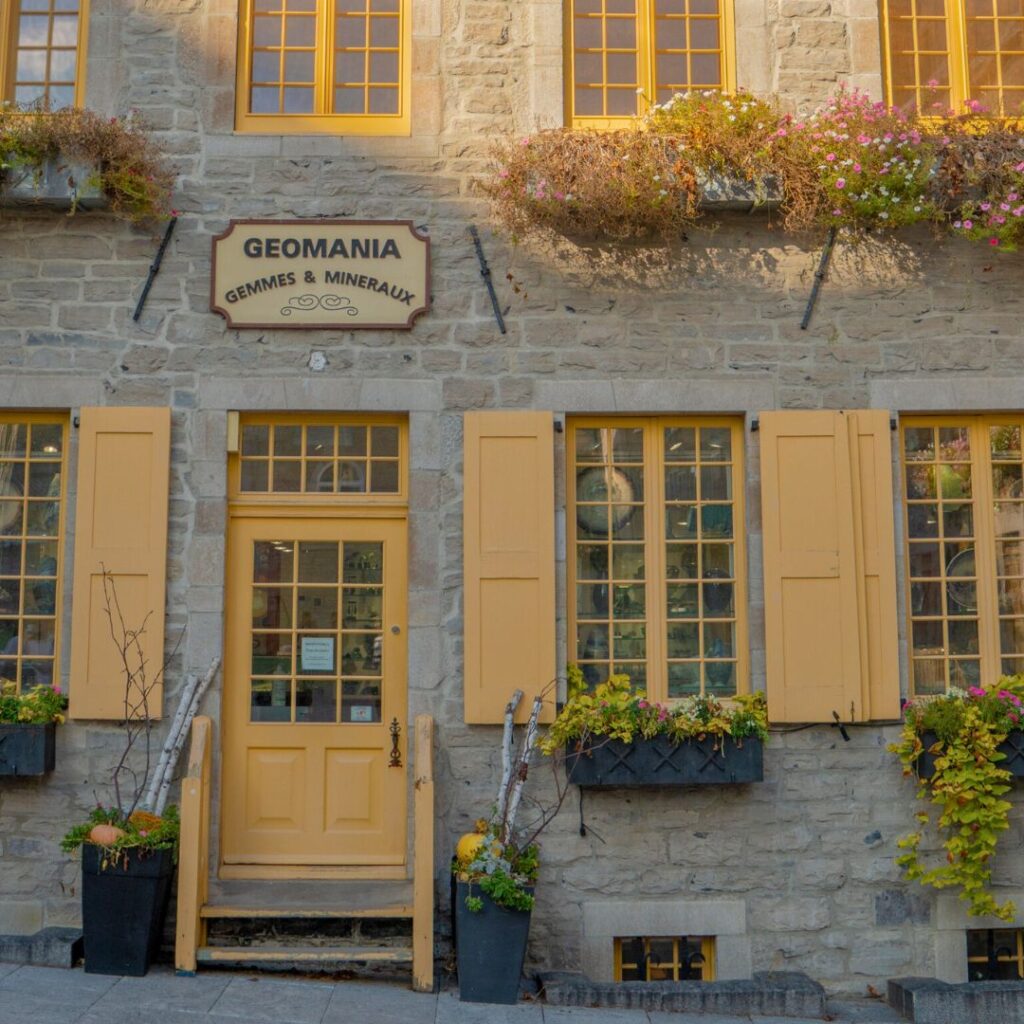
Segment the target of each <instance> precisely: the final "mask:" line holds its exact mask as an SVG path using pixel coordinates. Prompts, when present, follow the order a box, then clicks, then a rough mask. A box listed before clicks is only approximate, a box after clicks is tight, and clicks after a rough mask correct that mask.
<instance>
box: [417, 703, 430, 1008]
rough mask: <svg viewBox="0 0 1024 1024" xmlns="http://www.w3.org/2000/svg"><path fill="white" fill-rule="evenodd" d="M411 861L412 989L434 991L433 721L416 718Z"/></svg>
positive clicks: (422, 716)
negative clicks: (414, 790)
mask: <svg viewBox="0 0 1024 1024" xmlns="http://www.w3.org/2000/svg"><path fill="white" fill-rule="evenodd" d="M415 756H416V782H415V788H416V793H415V796H414V798H413V807H414V812H413V813H414V828H415V839H414V845H413V860H412V871H413V879H412V904H413V911H412V912H413V918H412V987H413V988H414V989H415V990H416V991H417V992H432V991H433V989H434V720H433V718H431V717H430V715H417V716H416V755H415Z"/></svg>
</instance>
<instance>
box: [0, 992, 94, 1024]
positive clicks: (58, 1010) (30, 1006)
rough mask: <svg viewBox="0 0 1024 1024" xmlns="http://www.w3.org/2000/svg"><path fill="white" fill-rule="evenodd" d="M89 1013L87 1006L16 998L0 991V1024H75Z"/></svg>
mask: <svg viewBox="0 0 1024 1024" xmlns="http://www.w3.org/2000/svg"><path fill="white" fill-rule="evenodd" d="M88 1012H89V1008H88V1007H87V1006H81V1005H78V1006H76V1005H75V1004H74V1003H73V1002H65V1003H60V1002H56V1001H53V1000H48V999H40V998H39V997H38V996H32V995H25V994H24V993H21V992H19V993H18V994H17V996H14V995H12V994H10V993H9V992H7V991H5V990H3V989H0V1024H76V1022H77V1021H79V1020H81V1019H82V1017H83V1016H84V1015H85V1014H86V1013H88Z"/></svg>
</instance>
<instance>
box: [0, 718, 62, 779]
mask: <svg viewBox="0 0 1024 1024" xmlns="http://www.w3.org/2000/svg"><path fill="white" fill-rule="evenodd" d="M56 741H57V725H56V723H55V722H48V723H47V724H46V725H29V724H27V723H25V722H13V723H4V724H0V775H45V774H46V772H52V771H53V768H54V765H55V764H56V758H55V754H56V749H57V742H56Z"/></svg>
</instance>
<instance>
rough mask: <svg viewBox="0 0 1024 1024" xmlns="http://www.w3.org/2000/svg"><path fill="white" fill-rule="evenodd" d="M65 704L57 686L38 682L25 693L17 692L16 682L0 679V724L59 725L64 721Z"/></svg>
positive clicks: (65, 699) (64, 699)
mask: <svg viewBox="0 0 1024 1024" xmlns="http://www.w3.org/2000/svg"><path fill="white" fill-rule="evenodd" d="M67 706H68V702H67V698H66V697H65V696H64V694H63V693H61V691H60V687H59V686H47V685H46V684H45V683H40V684H39V685H38V686H33V687H32V689H31V690H29V691H27V692H26V693H18V686H17V684H16V683H14V682H12V681H11V680H9V679H0V724H9V725H14V724H15V723H18V722H21V723H22V724H25V725H49V724H50V723H51V722H53V723H56V724H58V725H59V724H61V723H62V722H63V721H64V710H65V709H66V708H67Z"/></svg>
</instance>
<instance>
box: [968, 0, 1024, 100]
mask: <svg viewBox="0 0 1024 1024" xmlns="http://www.w3.org/2000/svg"><path fill="white" fill-rule="evenodd" d="M989 2H990V3H991V12H990V13H986V14H969V13H967V12H966V4H965V8H964V18H965V19H966V25H967V55H966V56H967V59H966V64H967V90H968V97H970V98H973V99H977V100H980V101H981V102H982V103H984V104H985V105H986V106H989V104H990V103H991V102H992V99H993V98H994V100H995V109H991V107H990V109H991V112H992V113H993V114H996V115H998V116H1000V117H1006V116H1010V115H1014V114H1019V113H1020V104H1021V101H1022V100H1024V74H1018V76H1017V82H1016V84H1008V83H1007V76H1006V74H1005V68H1004V58H1005V59H1006V60H1010V59H1011V58H1018V63H1019V64H1021V65H1024V18H1022V17H1021V16H1019V15H1017V16H1014V15H1001V14H1000V13H999V10H998V6H997V0H989ZM1014 23H1016V24H1017V34H1018V35H1019V36H1020V41H1019V42H1018V44H1017V48H1016V49H1008V48H1004V47H1003V26H1004V25H1006V26H1012V25H1013V24H1014ZM986 25H987V26H989V30H990V31H991V34H992V45H991V47H985V46H977V47H974V46H972V45H971V34H972V33H971V28H972V26H976V27H977V28H978V29H979V30H983V27H984V26H986ZM974 57H988V58H990V59H991V61H992V71H993V72H994V78H995V81H994V83H993V82H991V81H990V82H986V83H982V82H980V81H979V82H977V83H976V82H975V81H973V79H974V77H975V76H974V73H973V71H972V69H971V61H972V58H974ZM1022 71H1024V67H1022ZM975 90H977V95H974V92H975ZM1011 92H1012V93H1015V94H1016V97H1017V102H1016V104H1015V105H1014V109H1008V103H1007V94H1008V93H1011Z"/></svg>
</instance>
